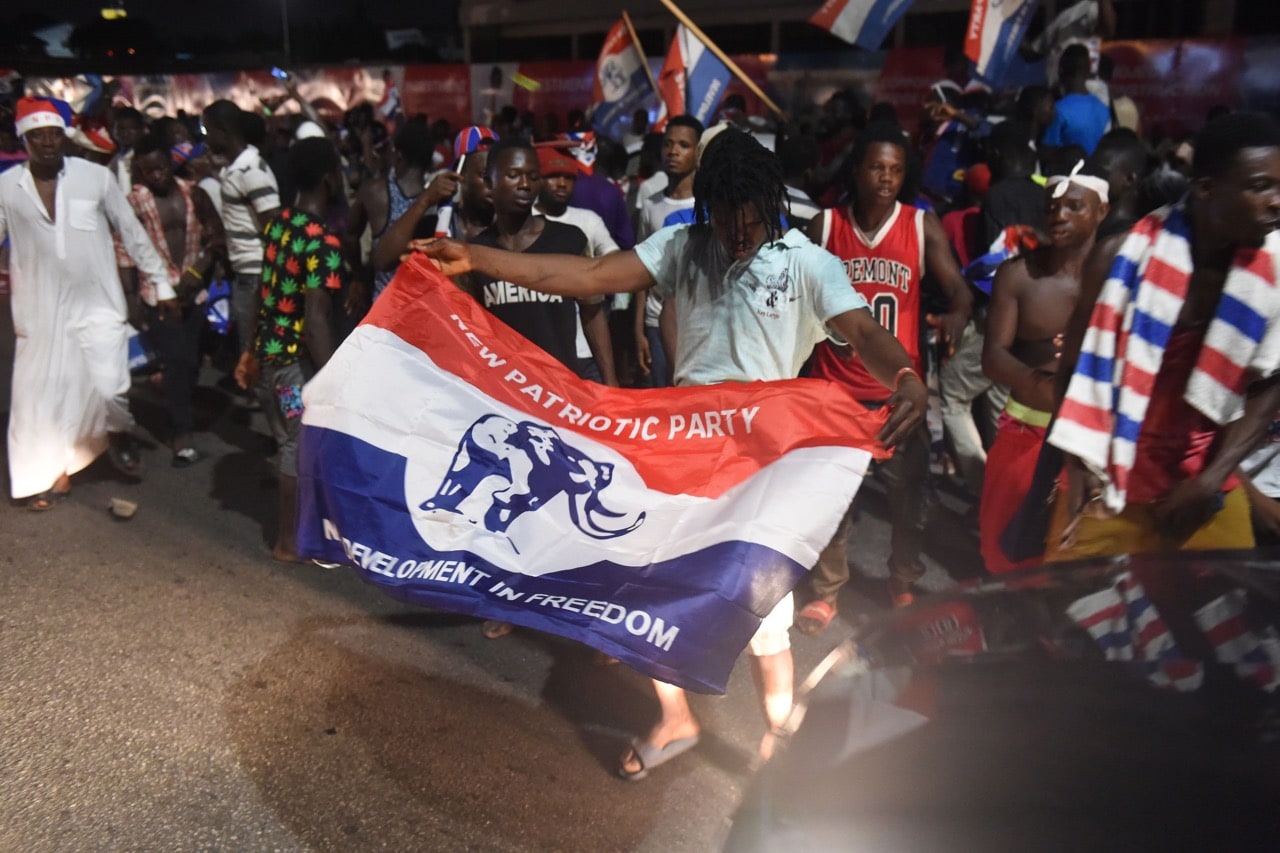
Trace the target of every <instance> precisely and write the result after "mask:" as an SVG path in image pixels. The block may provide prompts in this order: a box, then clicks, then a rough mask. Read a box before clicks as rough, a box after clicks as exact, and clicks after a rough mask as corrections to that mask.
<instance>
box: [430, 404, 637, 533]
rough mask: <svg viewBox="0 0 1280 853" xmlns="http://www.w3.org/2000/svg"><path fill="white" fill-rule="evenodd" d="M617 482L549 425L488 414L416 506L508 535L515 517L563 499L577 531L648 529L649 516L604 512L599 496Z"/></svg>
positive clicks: (607, 467)
mask: <svg viewBox="0 0 1280 853" xmlns="http://www.w3.org/2000/svg"><path fill="white" fill-rule="evenodd" d="M612 480H613V465H612V464H611V463H608V462H599V461H597V460H594V459H591V458H590V457H589V456H587V455H586V454H585V453H583V452H582V451H580V450H578V449H577V448H576V447H573V446H572V445H570V444H569V443H568V442H566V441H565V440H564V439H563V438H561V437H560V434H559V433H558V432H556V431H555V430H554V429H552V428H551V427H548V426H543V425H541V424H537V423H533V422H530V421H522V422H520V423H517V422H515V421H513V420H511V419H510V418H507V417H503V416H502V415H485V416H484V417H482V418H480V419H479V420H478V421H476V422H475V423H474V424H472V425H471V426H470V427H469V428H468V429H467V431H466V433H464V434H463V436H462V440H461V441H459V442H458V449H457V451H456V452H455V453H454V456H453V461H452V463H451V464H450V465H449V471H448V473H446V474H445V477H444V480H443V482H441V484H440V486H439V488H438V489H436V493H435V495H434V496H433V497H431V498H430V499H428V500H426V501H424V502H423V503H422V504H421V506H420V507H419V508H420V509H422V510H426V511H428V512H432V513H453V514H455V515H458V516H461V517H462V518H463V519H465V520H466V521H467V522H468V523H469V524H472V525H474V526H476V527H481V528H483V529H485V530H488V531H489V532H491V533H497V534H501V535H504V536H505V535H506V533H507V530H508V528H510V527H511V525H512V523H513V522H515V521H516V519H518V518H520V517H521V516H522V515H525V514H526V513H530V512H536V511H537V510H540V509H542V508H543V507H544V506H546V505H547V504H549V503H551V502H552V500H553V499H554V498H556V497H558V496H559V495H561V494H563V495H565V497H566V498H567V499H568V504H569V517H570V519H571V520H572V521H573V525H574V526H575V527H576V528H577V529H578V530H580V531H581V532H583V533H585V534H586V535H588V536H590V537H592V538H594V539H613V538H615V537H618V536H624V535H626V534H627V533H630V532H631V531H633V530H635V529H636V528H637V527H639V526H640V525H641V524H643V523H644V519H645V513H644V512H643V511H642V512H640V513H638V514H636V516H635V517H634V518H633V519H631V520H630V521H629V522H628V521H626V520H625V519H626V515H627V514H626V513H621V512H615V511H613V510H611V509H609V508H608V507H606V506H605V505H604V504H603V503H602V502H601V492H603V491H604V490H605V489H606V488H608V486H609V484H610V483H611V482H612ZM618 519H624V520H623V521H621V522H618V521H617V520H618ZM512 547H515V545H514V543H512Z"/></svg>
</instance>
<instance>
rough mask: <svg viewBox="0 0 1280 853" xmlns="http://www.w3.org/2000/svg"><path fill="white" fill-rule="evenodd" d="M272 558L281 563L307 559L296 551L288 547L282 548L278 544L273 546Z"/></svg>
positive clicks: (299, 561)
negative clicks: (287, 548)
mask: <svg viewBox="0 0 1280 853" xmlns="http://www.w3.org/2000/svg"><path fill="white" fill-rule="evenodd" d="M271 559H273V560H276V561H277V562H280V563H302V562H305V561H304V560H302V559H301V558H300V557H298V555H297V554H296V553H294V552H293V551H289V550H286V549H284V548H281V547H279V546H276V547H275V548H272V549H271Z"/></svg>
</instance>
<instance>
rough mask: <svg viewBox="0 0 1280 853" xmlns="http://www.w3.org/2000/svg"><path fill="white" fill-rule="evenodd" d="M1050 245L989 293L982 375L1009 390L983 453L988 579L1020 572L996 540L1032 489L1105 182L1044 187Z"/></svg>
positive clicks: (1003, 271) (1002, 275)
mask: <svg viewBox="0 0 1280 853" xmlns="http://www.w3.org/2000/svg"><path fill="white" fill-rule="evenodd" d="M1047 194H1048V199H1047V201H1048V204H1047V205H1046V208H1047V209H1046V211H1045V221H1044V227H1045V230H1046V233H1047V234H1048V236H1049V243H1048V244H1047V245H1044V246H1042V247H1040V248H1039V249H1036V250H1035V251H1033V252H1031V253H1030V254H1027V255H1022V256H1020V257H1017V258H1013V259H1012V260H1010V261H1007V262H1006V263H1004V264H1002V265H1001V267H1000V269H999V271H998V272H997V273H996V278H995V282H994V284H993V285H992V289H991V306H990V309H989V312H988V315H987V317H988V319H987V337H986V343H985V345H984V346H983V350H982V369H983V371H984V372H986V374H987V376H988V377H990V378H991V380H992V381H993V382H996V383H998V384H1001V385H1007V386H1009V388H1010V395H1009V401H1008V402H1007V403H1006V404H1005V409H1004V413H1003V414H1002V415H1001V416H1000V428H999V432H998V433H997V434H996V440H995V444H993V445H992V447H991V450H990V451H989V452H988V453H987V477H986V479H985V481H984V486H983V490H982V502H981V504H980V511H979V518H978V528H979V531H980V533H981V543H982V557H983V559H984V560H985V561H986V564H987V571H990V572H1005V571H1011V570H1013V569H1015V568H1019V567H1020V565H1021V564H1018V563H1014V562H1012V561H1011V560H1009V558H1008V557H1006V556H1005V554H1004V552H1003V551H1002V550H1001V549H1000V536H1001V534H1002V533H1003V532H1004V528H1005V526H1006V525H1007V524H1008V523H1009V521H1010V520H1011V519H1012V518H1013V515H1014V513H1015V512H1016V511H1017V509H1018V507H1019V505H1020V504H1021V503H1022V499H1023V497H1025V495H1026V494H1027V491H1028V490H1029V489H1030V488H1031V476H1032V473H1033V472H1034V470H1035V464H1036V458H1037V457H1038V456H1039V454H1040V447H1041V445H1042V444H1043V443H1044V435H1045V428H1046V427H1048V425H1049V420H1050V418H1051V417H1052V412H1053V409H1054V374H1055V373H1056V372H1057V369H1058V357H1059V355H1060V349H1059V348H1060V345H1061V340H1062V334H1063V332H1065V331H1066V327H1067V320H1068V319H1069V318H1070V317H1071V312H1072V311H1073V310H1075V306H1076V300H1077V298H1078V297H1079V295H1080V272H1081V269H1082V268H1083V266H1084V262H1085V259H1086V258H1087V257H1088V256H1089V252H1090V251H1091V250H1092V249H1093V241H1094V234H1095V233H1096V232H1097V230H1098V224H1099V223H1100V222H1102V220H1103V219H1105V218H1106V215H1107V210H1108V206H1107V182H1106V180H1104V179H1102V178H1098V177H1093V176H1084V175H1075V176H1072V177H1065V176H1062V175H1058V176H1056V177H1053V178H1050V179H1049V182H1048V189H1047Z"/></svg>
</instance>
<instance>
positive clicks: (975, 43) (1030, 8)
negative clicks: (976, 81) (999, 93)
mask: <svg viewBox="0 0 1280 853" xmlns="http://www.w3.org/2000/svg"><path fill="white" fill-rule="evenodd" d="M1039 3H1040V0H973V5H972V6H970V8H969V29H968V31H967V32H966V34H965V40H964V55H965V56H967V57H969V59H971V60H972V61H973V65H974V73H975V74H976V75H977V76H978V77H981V78H982V79H983V80H985V81H986V82H987V83H990V84H991V85H993V86H999V85H1000V84H1001V83H1003V82H1004V77H1005V74H1006V73H1008V70H1009V65H1010V63H1011V62H1012V61H1013V58H1014V57H1015V56H1017V53H1018V46H1019V45H1021V44H1022V39H1023V37H1024V36H1025V35H1026V34H1027V27H1028V26H1030V24H1031V17H1032V16H1033V15H1034V14H1035V13H1036V6H1037V5H1039Z"/></svg>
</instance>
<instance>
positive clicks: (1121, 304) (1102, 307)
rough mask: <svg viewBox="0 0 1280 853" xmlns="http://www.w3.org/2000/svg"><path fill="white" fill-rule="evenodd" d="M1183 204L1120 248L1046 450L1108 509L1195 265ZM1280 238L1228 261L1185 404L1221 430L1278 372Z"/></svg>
mask: <svg viewBox="0 0 1280 853" xmlns="http://www.w3.org/2000/svg"><path fill="white" fill-rule="evenodd" d="M1189 237H1190V220H1189V219H1188V217H1187V211H1186V209H1185V207H1184V206H1183V203H1179V204H1177V205H1173V206H1171V207H1166V208H1162V209H1161V210H1158V211H1156V212H1155V213H1152V214H1150V215H1149V216H1147V217H1145V218H1144V219H1142V220H1141V221H1140V222H1138V224H1137V225H1135V226H1134V227H1133V230H1131V231H1130V232H1129V235H1128V237H1126V238H1125V240H1124V243H1123V244H1122V245H1121V248H1120V251H1119V253H1118V254H1117V255H1116V259H1115V262H1114V263H1113V264H1112V267H1111V271H1110V274H1109V276H1108V277H1107V280H1106V282H1105V283H1104V284H1103V287H1102V291H1101V293H1099V294H1098V299H1097V302H1096V303H1095V304H1094V307H1093V313H1092V315H1091V316H1090V319H1089V327H1088V330H1087V331H1086V333H1085V336H1084V340H1083V342H1082V344H1081V350H1080V359H1079V361H1078V362H1077V363H1076V367H1075V372H1074V373H1073V374H1072V376H1071V380H1070V383H1069V385H1068V387H1067V394H1066V397H1065V398H1064V400H1063V402H1062V405H1061V407H1060V408H1059V410H1058V417H1057V420H1056V421H1055V423H1054V427H1053V430H1052V432H1051V433H1050V434H1049V439H1048V441H1049V443H1050V444H1052V445H1054V446H1055V447H1058V448H1061V449H1062V450H1063V451H1065V452H1067V453H1070V454H1073V455H1074V456H1077V457H1079V458H1080V460H1081V461H1082V462H1084V464H1085V465H1086V466H1088V468H1089V469H1090V470H1091V471H1092V472H1093V473H1094V474H1095V475H1097V476H1098V477H1099V479H1101V481H1102V483H1103V486H1104V492H1103V500H1104V501H1105V502H1106V505H1107V507H1108V508H1109V509H1111V510H1112V511H1114V512H1119V511H1120V510H1122V509H1123V508H1124V504H1125V495H1126V493H1127V491H1128V485H1129V474H1130V472H1131V471H1132V469H1133V463H1134V458H1135V455H1136V451H1137V443H1138V434H1139V432H1140V431H1141V429H1142V422H1143V419H1144V417H1145V416H1146V412H1147V406H1148V404H1149V403H1150V400H1151V391H1152V388H1153V387H1154V385H1155V379H1156V374H1157V373H1159V372H1160V365H1161V362H1162V361H1163V358H1164V351H1165V347H1166V345H1167V344H1168V341H1169V336H1170V334H1171V333H1172V331H1173V328H1174V326H1175V325H1176V323H1177V320H1178V315H1179V313H1180V312H1181V310H1182V305H1183V303H1184V302H1185V300H1186V297H1187V289H1188V287H1189V285H1190V281H1191V272H1192V259H1191V242H1190V239H1189ZM1277 257H1280V233H1276V232H1272V233H1271V234H1270V235H1268V237H1267V241H1266V243H1265V244H1264V245H1263V246H1261V247H1240V248H1239V249H1238V250H1237V252H1236V255H1235V259H1234V260H1233V262H1232V266H1231V269H1230V271H1229V272H1228V274H1227V280H1226V283H1225V285H1224V287H1223V293H1222V297H1221V299H1220V300H1219V302H1218V307H1217V311H1216V314H1215V316H1214V319H1213V321H1212V322H1211V323H1210V325H1209V329H1208V331H1207V332H1206V333H1205V338H1204V344H1203V346H1202V347H1201V351H1200V355H1199V357H1198V360H1197V363H1196V368H1195V370H1194V371H1193V372H1192V375H1191V378H1190V380H1188V382H1187V389H1186V393H1185V395H1184V398H1185V399H1186V401H1187V403H1189V404H1190V405H1191V406H1193V407H1194V408H1195V409H1197V410H1198V411H1200V412H1202V413H1203V414H1204V415H1205V416H1206V417H1208V418H1210V419H1211V420H1213V422H1214V423H1217V424H1227V423H1230V422H1231V421H1233V420H1235V419H1237V418H1239V417H1240V416H1241V415H1242V414H1243V413H1244V399H1245V397H1244V395H1245V391H1246V389H1247V388H1248V385H1249V383H1250V382H1251V381H1253V380H1254V379H1256V378H1258V377H1267V376H1271V375H1272V374H1274V373H1276V372H1277V371H1278V370H1280V288H1278V287H1277V275H1276V258H1277Z"/></svg>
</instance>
